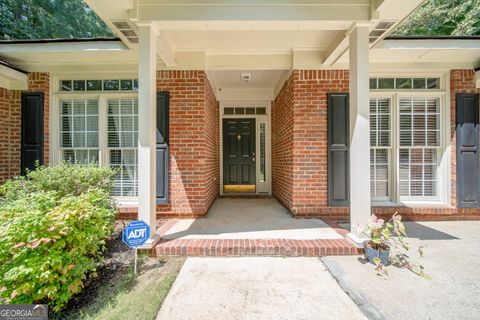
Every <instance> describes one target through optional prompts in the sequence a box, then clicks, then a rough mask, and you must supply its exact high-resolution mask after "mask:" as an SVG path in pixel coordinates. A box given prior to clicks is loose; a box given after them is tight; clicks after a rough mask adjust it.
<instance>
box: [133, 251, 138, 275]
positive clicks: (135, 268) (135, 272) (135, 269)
mask: <svg viewBox="0 0 480 320" xmlns="http://www.w3.org/2000/svg"><path fill="white" fill-rule="evenodd" d="M137 262H138V249H137V248H135V265H134V266H133V274H134V275H135V276H137Z"/></svg>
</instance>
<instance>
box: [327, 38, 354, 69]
mask: <svg viewBox="0 0 480 320" xmlns="http://www.w3.org/2000/svg"><path fill="white" fill-rule="evenodd" d="M347 50H348V32H343V31H341V32H339V33H338V34H337V36H336V37H335V38H334V39H333V40H332V42H331V43H330V45H329V46H328V48H327V50H326V52H325V59H324V60H323V64H324V65H326V66H332V65H333V64H335V62H337V61H338V59H340V57H341V56H342V55H343V54H344V53H345V51H347Z"/></svg>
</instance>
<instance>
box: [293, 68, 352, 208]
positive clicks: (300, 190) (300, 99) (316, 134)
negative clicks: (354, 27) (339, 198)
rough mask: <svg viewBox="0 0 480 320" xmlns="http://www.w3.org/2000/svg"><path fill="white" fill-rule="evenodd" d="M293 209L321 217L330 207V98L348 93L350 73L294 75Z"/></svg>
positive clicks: (311, 72)
mask: <svg viewBox="0 0 480 320" xmlns="http://www.w3.org/2000/svg"><path fill="white" fill-rule="evenodd" d="M293 75H294V82H295V85H294V92H295V93H294V129H293V135H294V152H293V162H294V169H293V181H294V184H293V203H294V205H293V209H292V213H293V214H295V215H309V214H312V213H314V214H318V213H321V212H322V210H323V209H324V208H325V207H327V205H328V203H327V202H328V182H327V181H328V172H327V165H328V164H327V94H328V93H330V92H348V83H349V82H348V77H349V75H348V71H347V70H318V71H315V70H297V71H294V73H293Z"/></svg>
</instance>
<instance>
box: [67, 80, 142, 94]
mask: <svg viewBox="0 0 480 320" xmlns="http://www.w3.org/2000/svg"><path fill="white" fill-rule="evenodd" d="M60 91H76V92H79V91H80V92H81V91H138V80H137V79H121V80H119V79H111V80H61V81H60Z"/></svg>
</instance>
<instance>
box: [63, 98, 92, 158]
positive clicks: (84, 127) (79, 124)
mask: <svg viewBox="0 0 480 320" xmlns="http://www.w3.org/2000/svg"><path fill="white" fill-rule="evenodd" d="M60 106H61V108H60V109H61V110H60V147H61V150H62V157H63V160H67V161H70V162H72V163H92V162H98V150H99V149H98V101H97V100H93V99H69V100H61V101H60Z"/></svg>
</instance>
